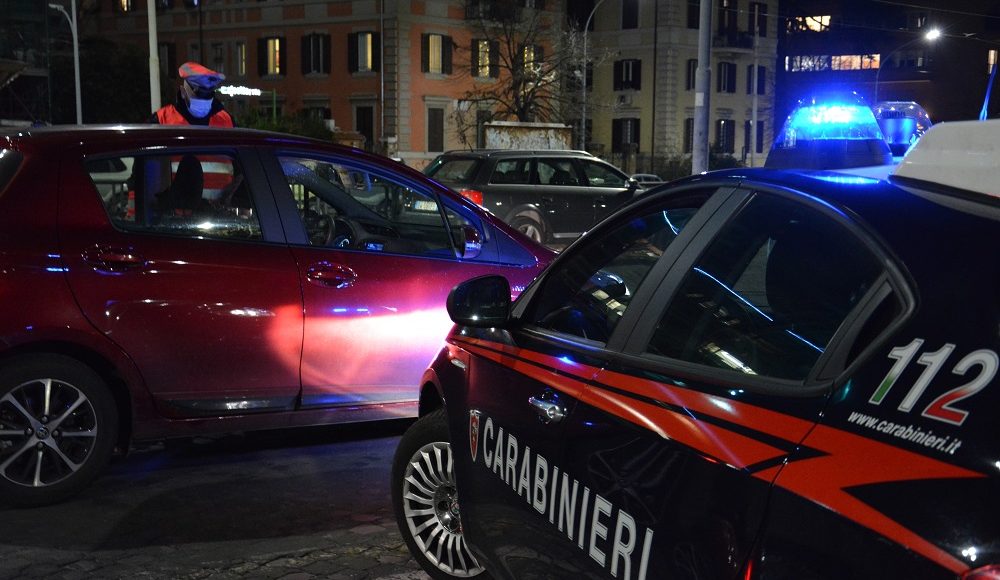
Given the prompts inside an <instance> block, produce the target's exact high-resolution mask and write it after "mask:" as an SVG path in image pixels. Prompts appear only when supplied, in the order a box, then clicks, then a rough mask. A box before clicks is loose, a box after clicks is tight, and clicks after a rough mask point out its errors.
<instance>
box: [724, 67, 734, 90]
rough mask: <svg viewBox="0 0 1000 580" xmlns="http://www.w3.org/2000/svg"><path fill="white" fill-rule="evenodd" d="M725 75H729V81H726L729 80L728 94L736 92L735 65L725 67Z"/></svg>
mask: <svg viewBox="0 0 1000 580" xmlns="http://www.w3.org/2000/svg"><path fill="white" fill-rule="evenodd" d="M726 74H728V75H729V79H728V80H729V86H728V88H729V92H730V93H735V92H736V65H735V64H734V63H729V65H728V66H727V67H726Z"/></svg>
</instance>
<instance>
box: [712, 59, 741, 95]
mask: <svg viewBox="0 0 1000 580" xmlns="http://www.w3.org/2000/svg"><path fill="white" fill-rule="evenodd" d="M715 90H716V92H719V93H735V92H736V63H732V62H720V63H719V78H718V79H717V80H716V83H715Z"/></svg>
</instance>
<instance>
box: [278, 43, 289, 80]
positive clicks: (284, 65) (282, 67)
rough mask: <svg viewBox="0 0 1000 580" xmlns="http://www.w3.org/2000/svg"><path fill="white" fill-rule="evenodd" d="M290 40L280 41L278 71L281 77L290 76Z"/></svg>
mask: <svg viewBox="0 0 1000 580" xmlns="http://www.w3.org/2000/svg"><path fill="white" fill-rule="evenodd" d="M287 49H288V39H287V38H279V39H278V69H279V72H280V73H281V76H285V75H287V74H288V50H287Z"/></svg>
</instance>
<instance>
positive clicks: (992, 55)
mask: <svg viewBox="0 0 1000 580" xmlns="http://www.w3.org/2000/svg"><path fill="white" fill-rule="evenodd" d="M996 65H997V49H995V48H991V49H990V50H989V51H988V52H987V53H986V74H993V67H995V66H996Z"/></svg>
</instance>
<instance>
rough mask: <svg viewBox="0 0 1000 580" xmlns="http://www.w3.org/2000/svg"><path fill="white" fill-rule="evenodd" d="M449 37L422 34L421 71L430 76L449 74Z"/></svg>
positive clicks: (450, 46)
mask: <svg viewBox="0 0 1000 580" xmlns="http://www.w3.org/2000/svg"><path fill="white" fill-rule="evenodd" d="M451 49H452V42H451V37H450V36H442V35H440V34H424V35H423V36H422V37H421V51H420V52H421V54H420V63H421V70H422V71H423V72H425V73H431V74H451Z"/></svg>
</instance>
